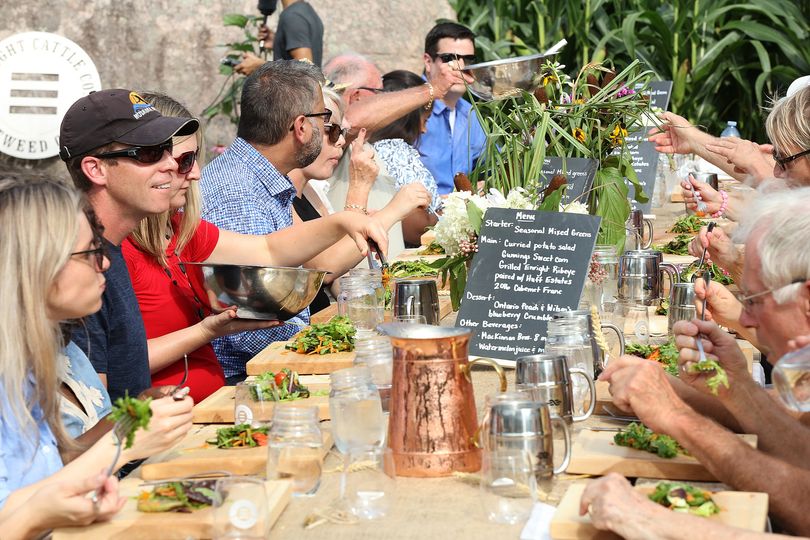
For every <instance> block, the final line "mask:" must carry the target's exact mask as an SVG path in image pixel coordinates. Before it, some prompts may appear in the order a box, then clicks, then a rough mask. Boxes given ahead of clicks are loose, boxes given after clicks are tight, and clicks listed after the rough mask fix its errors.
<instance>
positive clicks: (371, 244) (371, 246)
mask: <svg viewBox="0 0 810 540" xmlns="http://www.w3.org/2000/svg"><path fill="white" fill-rule="evenodd" d="M372 251H376V252H377V257H379V258H380V263H379V264H377V261H375V260H374V254H373V253H372ZM368 267H369V268H370V269H372V270H373V269H375V268H381V269H382V273H383V274H387V273H388V260H387V259H386V258H385V254H384V253H383V252H382V250H381V249H380V246H378V245H377V242H375V241H374V240H371V239H369V240H368Z"/></svg>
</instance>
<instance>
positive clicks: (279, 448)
mask: <svg viewBox="0 0 810 540" xmlns="http://www.w3.org/2000/svg"><path fill="white" fill-rule="evenodd" d="M322 446H323V435H322V433H321V428H320V425H319V417H318V408H317V407H314V406H313V407H300V406H294V405H282V404H276V407H275V408H274V410H273V423H272V426H271V427H270V431H269V432H268V434H267V452H268V455H267V478H268V479H269V480H274V479H282V478H286V479H292V482H293V494H294V495H295V496H299V497H300V496H310V495H314V494H315V492H316V491H318V487H319V486H320V484H321V471H322V469H323V457H322V455H323V453H322Z"/></svg>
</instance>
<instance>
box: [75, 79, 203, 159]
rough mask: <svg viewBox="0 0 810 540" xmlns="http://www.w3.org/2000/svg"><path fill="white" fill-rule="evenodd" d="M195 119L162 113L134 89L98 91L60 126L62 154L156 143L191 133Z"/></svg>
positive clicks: (81, 102) (194, 130)
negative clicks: (121, 145)
mask: <svg viewBox="0 0 810 540" xmlns="http://www.w3.org/2000/svg"><path fill="white" fill-rule="evenodd" d="M199 127H200V124H199V122H197V120H195V119H193V118H176V117H173V116H163V115H162V114H160V113H159V112H158V111H157V109H155V108H154V107H153V106H152V105H150V104H149V103H148V102H147V101H146V100H145V99H143V98H142V97H141V96H139V95H138V93H137V92H134V91H132V90H125V89H123V88H114V89H111V90H99V91H98V92H91V93H90V94H89V95H87V96H85V97H83V98H81V99H79V100H78V101H76V103H74V104H73V105H71V106H70V108H69V109H68V111H67V113H65V117H64V118H63V119H62V125H61V127H60V129H59V157H60V158H62V160H63V161H68V160H70V159H71V158H74V157H76V156H81V155H83V154H86V153H87V152H89V151H90V150H93V149H94V148H98V147H99V146H104V145H105V144H110V143H113V142H118V143H123V144H129V145H132V146H154V145H157V144H161V143H163V142H166V141H168V140H169V139H170V138H172V137H174V136H175V135H181V136H182V135H191V134H193V133H195V132H196V131H197V129H199Z"/></svg>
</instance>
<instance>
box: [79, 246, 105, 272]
mask: <svg viewBox="0 0 810 540" xmlns="http://www.w3.org/2000/svg"><path fill="white" fill-rule="evenodd" d="M95 244H96V245H97V246H98V247H94V248H92V249H84V250H82V251H74V252H73V253H71V254H70V256H71V257H75V256H76V255H84V258H85V260H90V255H94V256H95V258H94V260H93V262H94V263H95V269H96V271H98V272H101V271H102V270H104V257H106V256H107V250H106V249H105V248H104V244H102V243H101V241H100V240H98V241H97V242H95Z"/></svg>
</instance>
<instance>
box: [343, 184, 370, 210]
mask: <svg viewBox="0 0 810 540" xmlns="http://www.w3.org/2000/svg"><path fill="white" fill-rule="evenodd" d="M373 184H374V181H373V180H372V181H371V183H366V182H364V183H363V184H361V185H359V186H358V185H353V184H352V182H351V180H350V181H349V191H347V192H346V203H345V206H344V208H355V209H357V207H360V208H365V209H366V210H368V196H369V194H370V193H371V186H372V185H373ZM349 205H351V206H349ZM336 210H337V209H336Z"/></svg>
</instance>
